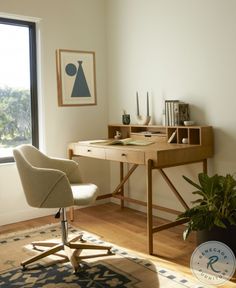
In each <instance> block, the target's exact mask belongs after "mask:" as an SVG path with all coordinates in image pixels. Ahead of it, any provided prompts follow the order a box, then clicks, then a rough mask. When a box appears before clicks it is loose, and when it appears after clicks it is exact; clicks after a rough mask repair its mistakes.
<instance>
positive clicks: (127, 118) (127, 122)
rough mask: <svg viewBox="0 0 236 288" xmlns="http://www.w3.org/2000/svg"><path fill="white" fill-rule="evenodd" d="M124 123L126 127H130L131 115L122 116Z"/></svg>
mask: <svg viewBox="0 0 236 288" xmlns="http://www.w3.org/2000/svg"><path fill="white" fill-rule="evenodd" d="M122 123H123V124H124V125H129V124H130V115H129V114H123V115H122Z"/></svg>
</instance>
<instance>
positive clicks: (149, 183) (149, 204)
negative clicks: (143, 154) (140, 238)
mask: <svg viewBox="0 0 236 288" xmlns="http://www.w3.org/2000/svg"><path fill="white" fill-rule="evenodd" d="M146 189H147V237H148V253H149V254H150V255H152V254H153V231H152V229H153V218H152V160H151V159H148V161H147V164H146Z"/></svg>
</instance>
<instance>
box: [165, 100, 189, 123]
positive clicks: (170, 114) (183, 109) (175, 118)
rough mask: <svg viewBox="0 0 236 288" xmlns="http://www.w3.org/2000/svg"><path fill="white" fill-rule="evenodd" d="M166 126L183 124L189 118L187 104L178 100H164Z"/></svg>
mask: <svg viewBox="0 0 236 288" xmlns="http://www.w3.org/2000/svg"><path fill="white" fill-rule="evenodd" d="M165 117H166V118H165V122H166V123H165V124H166V126H178V125H183V124H184V121H188V120H189V119H190V118H189V104H188V103H184V102H182V101H179V100H165Z"/></svg>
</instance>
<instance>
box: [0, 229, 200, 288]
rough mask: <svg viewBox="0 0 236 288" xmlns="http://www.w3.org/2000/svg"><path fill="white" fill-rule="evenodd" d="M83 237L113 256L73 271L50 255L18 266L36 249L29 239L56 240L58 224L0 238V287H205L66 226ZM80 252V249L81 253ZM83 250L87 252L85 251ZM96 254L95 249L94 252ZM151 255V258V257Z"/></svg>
mask: <svg viewBox="0 0 236 288" xmlns="http://www.w3.org/2000/svg"><path fill="white" fill-rule="evenodd" d="M81 232H82V233H83V234H84V237H83V238H84V239H86V241H88V242H93V243H96V244H103V245H104V244H105V245H107V244H108V245H111V246H112V247H113V250H112V251H113V252H114V253H115V255H112V256H106V257H104V256H98V255H97V256H98V257H96V258H90V259H86V260H84V261H83V268H82V270H81V271H80V272H79V273H77V274H74V273H73V269H72V268H71V265H70V264H69V263H68V262H62V261H60V259H61V258H59V257H57V256H52V257H51V256H50V257H47V258H45V259H44V260H41V261H40V262H37V263H36V262H35V264H31V265H29V266H27V267H28V268H27V270H25V271H22V270H21V268H20V262H21V260H25V259H27V258H29V257H31V256H32V255H35V253H37V251H35V250H33V248H32V245H30V243H31V241H35V240H46V239H47V240H48V239H58V240H59V241H60V225H59V224H52V225H47V226H44V227H40V228H35V229H32V230H28V231H22V232H19V233H17V234H11V235H2V236H1V237H0V251H1V252H0V287H2V288H8V287H24V288H27V287H37V288H38V287H42V288H54V287H61V288H62V287H63V288H66V287H68V288H85V287H86V288H87V287H89V288H108V287H113V288H121V287H124V288H125V287H126V288H129V287H134V288H155V287H165V288H166V287H167V288H169V287H170V288H171V287H175V288H201V287H205V286H203V285H201V284H200V283H198V282H197V281H196V282H195V280H194V279H192V278H190V277H189V278H188V277H186V276H183V275H181V274H179V273H177V272H174V271H171V270H169V269H166V268H165V266H162V267H161V266H160V263H159V262H160V261H159V262H158V261H155V260H150V259H149V258H146V257H145V255H142V254H137V253H135V252H132V251H130V250H126V249H123V248H121V247H117V246H115V245H112V244H110V243H107V242H105V241H102V240H101V239H100V238H99V237H98V236H95V235H93V234H90V233H88V232H85V231H79V230H78V229H77V228H74V227H70V228H69V236H71V237H75V236H76V235H79V234H80V233H81ZM83 253H84V252H83ZM86 253H87V252H86ZM97 253H99V252H97ZM153 258H154V257H153Z"/></svg>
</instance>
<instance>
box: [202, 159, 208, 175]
mask: <svg viewBox="0 0 236 288" xmlns="http://www.w3.org/2000/svg"><path fill="white" fill-rule="evenodd" d="M202 165H203V167H202V168H203V172H204V173H206V174H207V159H204V160H203V161H202Z"/></svg>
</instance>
